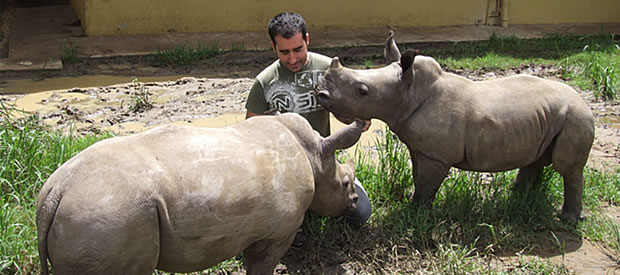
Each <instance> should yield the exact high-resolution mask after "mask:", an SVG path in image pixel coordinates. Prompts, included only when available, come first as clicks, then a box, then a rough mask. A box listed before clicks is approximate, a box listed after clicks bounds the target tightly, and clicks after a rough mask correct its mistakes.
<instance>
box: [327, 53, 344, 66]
mask: <svg viewBox="0 0 620 275" xmlns="http://www.w3.org/2000/svg"><path fill="white" fill-rule="evenodd" d="M340 67H342V64H340V58H338V57H337V56H336V57H334V58H333V59H332V63H331V64H330V65H329V68H330V69H338V68H340Z"/></svg>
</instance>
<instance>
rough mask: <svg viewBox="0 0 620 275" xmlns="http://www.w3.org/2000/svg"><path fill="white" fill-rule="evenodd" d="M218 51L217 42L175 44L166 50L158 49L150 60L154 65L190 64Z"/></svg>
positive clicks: (211, 55) (216, 53) (214, 54)
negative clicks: (196, 44) (210, 43)
mask: <svg viewBox="0 0 620 275" xmlns="http://www.w3.org/2000/svg"><path fill="white" fill-rule="evenodd" d="M219 53H220V49H219V47H218V46H217V44H213V45H198V46H196V47H191V46H185V45H183V46H176V47H174V48H172V49H168V50H158V51H156V52H155V53H154V54H153V55H152V56H151V57H150V61H151V62H152V63H154V64H155V65H159V66H161V65H176V66H190V65H192V64H194V63H195V62H198V61H200V60H204V59H207V58H211V57H214V56H216V55H218V54H219Z"/></svg>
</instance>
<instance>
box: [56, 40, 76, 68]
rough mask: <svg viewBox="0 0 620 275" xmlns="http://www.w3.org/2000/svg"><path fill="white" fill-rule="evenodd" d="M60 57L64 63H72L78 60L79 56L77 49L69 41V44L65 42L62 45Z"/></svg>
mask: <svg viewBox="0 0 620 275" xmlns="http://www.w3.org/2000/svg"><path fill="white" fill-rule="evenodd" d="M60 59H61V60H62V62H64V63H66V64H72V63H76V62H78V61H79V58H78V56H77V50H76V49H75V46H74V45H73V43H71V42H69V44H66V45H64V46H63V47H62V54H61V55H60Z"/></svg>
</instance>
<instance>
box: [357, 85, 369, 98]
mask: <svg viewBox="0 0 620 275" xmlns="http://www.w3.org/2000/svg"><path fill="white" fill-rule="evenodd" d="M356 86H357V87H356V90H357V93H358V94H360V95H363V96H366V95H368V86H366V84H359V85H356Z"/></svg>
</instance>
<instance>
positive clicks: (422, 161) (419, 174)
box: [411, 153, 450, 207]
mask: <svg viewBox="0 0 620 275" xmlns="http://www.w3.org/2000/svg"><path fill="white" fill-rule="evenodd" d="M411 159H412V160H413V168H414V171H413V183H414V185H415V190H414V192H413V196H412V197H411V202H413V203H415V204H420V205H424V206H429V207H430V206H432V204H433V200H434V199H435V193H437V190H438V189H439V186H441V182H443V180H444V178H445V177H446V175H448V171H450V165H447V164H445V163H442V162H439V161H436V160H433V159H430V158H428V157H426V156H423V155H421V154H415V155H414V154H413V153H412V154H411Z"/></svg>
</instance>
